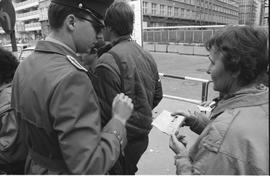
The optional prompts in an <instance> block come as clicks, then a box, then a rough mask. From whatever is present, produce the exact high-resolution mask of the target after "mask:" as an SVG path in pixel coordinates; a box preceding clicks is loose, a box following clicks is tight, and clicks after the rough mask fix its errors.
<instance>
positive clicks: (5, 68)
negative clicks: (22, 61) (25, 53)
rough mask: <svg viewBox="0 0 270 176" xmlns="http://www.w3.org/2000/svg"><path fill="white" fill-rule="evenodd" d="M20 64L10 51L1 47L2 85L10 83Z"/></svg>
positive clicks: (0, 81) (0, 75)
mask: <svg viewBox="0 0 270 176" xmlns="http://www.w3.org/2000/svg"><path fill="white" fill-rule="evenodd" d="M18 65H19V62H18V60H17V58H16V57H15V56H14V55H13V54H12V53H11V52H9V51H7V50H5V49H3V48H1V47H0V84H3V83H10V82H11V81H12V79H13V76H14V74H15V71H16V69H17V66H18Z"/></svg>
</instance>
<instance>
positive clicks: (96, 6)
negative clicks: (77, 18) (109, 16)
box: [52, 0, 114, 19]
mask: <svg viewBox="0 0 270 176" xmlns="http://www.w3.org/2000/svg"><path fill="white" fill-rule="evenodd" d="M113 1H114V0H52V2H53V3H55V4H59V5H62V6H67V7H73V8H76V9H79V10H84V11H86V12H89V13H90V14H94V15H95V16H96V17H97V18H99V19H103V18H104V16H105V12H106V10H107V8H108V7H109V6H110V5H111V4H112V3H113Z"/></svg>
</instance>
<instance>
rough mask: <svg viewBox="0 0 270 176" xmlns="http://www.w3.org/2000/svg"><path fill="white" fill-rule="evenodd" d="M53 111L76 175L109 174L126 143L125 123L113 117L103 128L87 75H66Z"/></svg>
mask: <svg viewBox="0 0 270 176" xmlns="http://www.w3.org/2000/svg"><path fill="white" fill-rule="evenodd" d="M49 106H50V107H49V109H50V114H51V115H52V116H53V119H54V121H53V127H54V129H55V131H56V133H57V136H58V141H59V146H60V149H61V151H62V155H63V159H64V161H65V163H66V165H67V167H68V169H69V170H70V172H71V173H72V174H105V173H106V172H107V171H108V170H109V169H110V168H111V167H112V166H113V164H114V163H115V161H116V160H117V158H118V156H119V153H120V148H121V147H122V148H123V147H124V146H121V144H124V143H125V142H126V131H125V127H124V125H123V124H122V123H121V122H120V121H119V120H117V119H115V118H113V119H112V120H111V121H109V123H108V124H107V125H106V127H105V128H104V129H103V130H102V131H101V126H100V114H99V108H98V102H97V97H96V94H95V92H94V89H93V87H92V84H91V82H90V81H89V78H88V77H87V75H86V74H85V73H83V72H75V73H74V72H73V73H71V74H69V75H68V76H67V77H65V78H63V80H62V81H61V83H59V85H58V86H57V87H56V88H55V90H54V92H53V95H52V97H51V101H50V105H49Z"/></svg>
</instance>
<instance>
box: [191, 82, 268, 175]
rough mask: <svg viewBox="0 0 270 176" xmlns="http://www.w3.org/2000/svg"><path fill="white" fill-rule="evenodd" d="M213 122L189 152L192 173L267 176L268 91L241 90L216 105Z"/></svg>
mask: <svg viewBox="0 0 270 176" xmlns="http://www.w3.org/2000/svg"><path fill="white" fill-rule="evenodd" d="M211 116H212V117H214V116H216V118H215V119H214V120H213V121H210V123H209V125H208V126H207V127H206V128H205V129H204V131H203V132H202V134H201V135H200V136H199V138H198V140H197V141H196V143H195V144H194V146H193V147H192V148H191V150H190V158H191V161H192V165H193V172H194V173H196V174H207V175H211V174H214V175H218V174H226V175H235V174H237V175H239V174H240V175H265V174H269V98H268V88H267V87H265V86H259V85H258V86H253V87H249V88H243V89H242V90H240V91H238V92H237V93H235V94H234V95H232V96H230V97H229V98H227V99H222V100H220V101H219V102H218V104H217V107H216V108H215V109H214V110H213V112H212V114H211Z"/></svg>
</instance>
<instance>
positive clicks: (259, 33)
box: [205, 26, 269, 86]
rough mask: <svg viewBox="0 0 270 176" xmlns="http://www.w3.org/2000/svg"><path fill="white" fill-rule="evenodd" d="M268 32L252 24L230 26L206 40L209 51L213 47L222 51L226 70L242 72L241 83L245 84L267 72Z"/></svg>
mask: <svg viewBox="0 0 270 176" xmlns="http://www.w3.org/2000/svg"><path fill="white" fill-rule="evenodd" d="M267 39H268V34H267V33H266V32H265V31H263V30H261V29H255V28H253V27H250V26H229V27H226V28H225V29H224V30H221V31H219V32H217V33H215V35H214V36H213V37H212V38H211V39H210V40H208V41H207V42H206V44H205V47H206V49H207V50H208V51H210V49H211V48H212V47H214V48H215V51H216V52H220V53H222V55H223V57H222V62H223V64H224V67H225V70H227V71H230V72H232V73H236V72H238V71H239V72H240V74H239V76H238V80H239V85H241V86H245V85H248V84H250V83H252V82H254V81H255V80H256V79H257V78H258V77H259V76H260V75H262V74H264V73H266V72H267V66H268V65H269V60H268V51H269V49H268V47H267V42H268V41H267Z"/></svg>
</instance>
